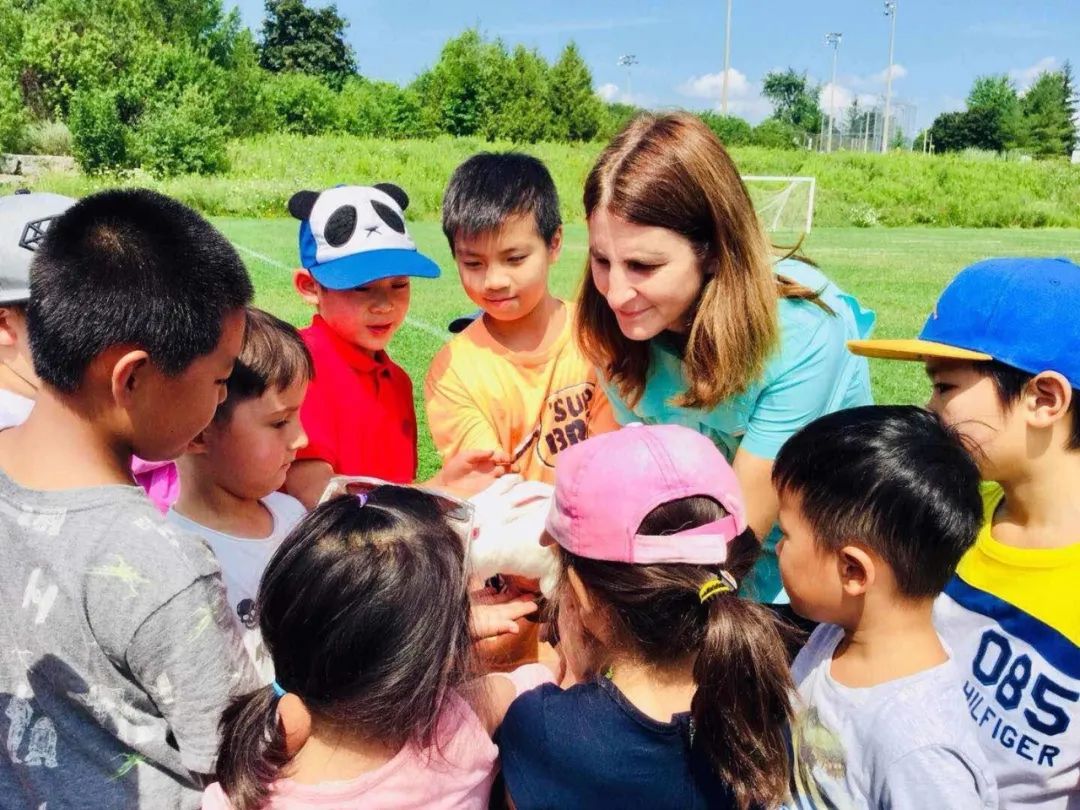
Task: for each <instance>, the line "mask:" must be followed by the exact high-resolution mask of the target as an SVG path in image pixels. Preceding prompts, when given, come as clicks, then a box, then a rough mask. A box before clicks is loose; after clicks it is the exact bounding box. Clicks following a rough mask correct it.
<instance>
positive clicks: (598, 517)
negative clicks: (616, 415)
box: [545, 424, 746, 565]
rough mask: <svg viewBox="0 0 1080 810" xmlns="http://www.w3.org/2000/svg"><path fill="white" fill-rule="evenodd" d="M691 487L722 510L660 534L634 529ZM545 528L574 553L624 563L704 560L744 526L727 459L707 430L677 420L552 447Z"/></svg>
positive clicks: (718, 557)
mask: <svg viewBox="0 0 1080 810" xmlns="http://www.w3.org/2000/svg"><path fill="white" fill-rule="evenodd" d="M695 495H704V496H706V497H709V498H713V499H714V500H716V501H718V502H719V503H720V505H721V506H723V507H724V509H725V510H727V512H728V514H727V515H726V516H724V517H722V518H720V519H719V520H716V521H713V522H712V523H708V524H706V525H704V526H695V527H694V528H691V529H686V530H685V531H681V532H676V533H675V534H667V535H644V534H638V533H637V532H638V527H639V526H641V522H642V521H643V520H644V519H645V517H646V516H647V515H648V514H649V513H650V512H652V511H653V510H654V509H656V508H657V507H658V506H661V505H663V504H665V503H670V502H671V501H676V500H679V499H681V498H689V497H693V496H695ZM545 528H546V529H547V532H548V534H550V535H551V537H552V538H554V540H555V542H557V543H558V544H559V545H560V546H562V547H563V548H564V549H566V550H567V551H569V552H571V553H572V554H577V555H578V556H579V557H587V558H589V559H592V560H608V561H611V562H624V563H637V564H649V563H693V564H697V565H711V564H714V563H722V562H724V561H725V560H726V559H727V546H728V543H730V542H731V541H732V540H733V539H734V538H736V537H738V536H739V535H740V534H742V533H743V532H744V531H745V530H746V511H745V509H744V508H743V500H742V490H741V489H740V487H739V482H738V480H737V479H736V478H735V473H734V472H733V471H732V469H731V466H730V465H729V464H728V463H727V460H726V459H725V458H724V456H723V455H722V454H721V453H720V451H719V450H717V449H716V446H715V445H713V443H712V442H710V441H709V440H708V439H707V438H705V437H704V436H702V435H701V434H700V433H698V432H697V431H695V430H691V429H690V428H685V427H682V426H681V425H648V426H646V425H641V424H635V425H627V426H626V427H624V428H623V429H621V430H617V431H614V432H613V433H603V434H601V435H599V436H594V437H592V438H591V439H588V440H586V441H584V442H582V443H581V444H576V445H574V446H572V447H569V448H567V449H566V450H564V451H563V452H562V453H560V454H559V456H558V460H557V461H556V464H555V497H554V498H553V499H552V501H551V511H550V512H549V513H548V518H547V525H546V527H545Z"/></svg>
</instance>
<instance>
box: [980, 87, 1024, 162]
mask: <svg viewBox="0 0 1080 810" xmlns="http://www.w3.org/2000/svg"><path fill="white" fill-rule="evenodd" d="M967 107H968V109H969V110H973V109H975V108H976V107H987V108H989V109H992V110H995V111H996V112H997V120H998V121H999V126H1000V129H1001V132H1000V139H1001V141H1002V143H1004V145H1005V148H1006V149H1008V148H1012V147H1014V146H1018V145H1019V144H1021V143H1022V142H1023V139H1024V122H1023V116H1022V115H1021V111H1020V97H1019V96H1018V95H1017V93H1016V86H1015V85H1014V84H1013V83H1012V80H1011V79H1010V78H1009V77H1008V76H979V77H978V78H976V79H975V82H974V84H972V86H971V91H970V92H969V93H968V97H967Z"/></svg>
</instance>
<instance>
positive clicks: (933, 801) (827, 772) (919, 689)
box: [786, 624, 998, 810]
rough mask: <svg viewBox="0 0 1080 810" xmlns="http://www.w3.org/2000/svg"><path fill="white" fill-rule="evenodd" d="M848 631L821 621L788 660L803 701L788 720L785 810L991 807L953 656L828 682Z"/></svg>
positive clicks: (990, 782) (990, 783)
mask: <svg viewBox="0 0 1080 810" xmlns="http://www.w3.org/2000/svg"><path fill="white" fill-rule="evenodd" d="M843 637H844V631H843V628H840V627H837V626H836V625H829V624H826V625H821V626H820V627H818V628H817V629H816V630H815V631H814V633H813V635H811V636H810V640H809V641H808V642H807V644H806V647H804V648H803V650H802V651H801V652H800V653H799V655H798V657H797V658H796V659H795V663H794V664H793V665H792V668H791V674H792V677H793V678H794V680H795V684H796V686H797V687H798V689H799V697H800V698H801V701H800V704H801V705H799V706H798V707H797V710H796V712H797V714H796V719H795V721H794V722H793V723H792V729H791V736H792V740H791V742H792V775H791V794H792V798H791V799H790V800H789V802H788V803H787V805H786V806H787V807H790V808H799V809H800V810H801V809H802V808H812V807H835V808H839V809H840V810H844V808H879V807H887V808H890V809H891V810H927V808H936V807H948V808H950V810H992V809H993V808H996V807H997V806H998V797H997V786H996V784H995V782H994V779H993V776H991V773H990V766H989V763H988V762H987V760H986V755H985V754H984V753H983V751H982V749H981V748H980V746H979V741H978V740H977V739H976V737H975V733H974V731H973V730H972V728H971V723H970V722H969V721H968V720H967V718H966V717H965V714H966V711H967V706H966V704H965V702H964V693H963V689H962V687H961V684H962V683H963V680H962V678H961V677H960V675H959V672H958V670H957V668H956V666H955V665H954V664H953V662H952V660H951V659H950V660H949V661H946V662H945V663H943V664H939V665H938V666H935V667H931V668H930V669H927V670H923V671H922V672H918V673H916V674H914V675H909V676H907V677H904V678H897V679H896V680H892V681H888V682H886V683H882V684H878V685H877V686H871V687H866V688H853V687H849V686H844V685H843V684H841V683H839V682H837V681H836V680H834V679H833V677H832V674H831V672H830V670H831V668H832V658H833V653H834V652H835V651H836V646H837V644H839V643H840V641H841V640H842V639H843Z"/></svg>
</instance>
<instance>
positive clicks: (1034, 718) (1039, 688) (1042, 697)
mask: <svg viewBox="0 0 1080 810" xmlns="http://www.w3.org/2000/svg"><path fill="white" fill-rule="evenodd" d="M971 671H972V673H973V674H974V675H975V677H976V678H977V679H978V681H979V683H981V684H982V685H983V686H988V687H993V686H996V687H997V689H996V690H995V692H994V697H995V698H996V699H997V702H998V703H999V704H1000V705H1001V706H1002V707H1003V708H1005V709H1009V710H1012V709H1016V708H1017V707H1018V706H1019V705H1020V701H1021V699H1022V698H1023V696H1024V692H1025V690H1026V689H1027V687H1028V684H1029V683H1030V682H1031V656H1029V655H1027V654H1021V655H1018V656H1016V657H1015V658H1013V654H1012V645H1011V644H1009V639H1008V638H1006V637H1005V636H1003V635H1002V634H1001V633H998V632H997V631H996V630H987V631H986V632H985V633H983V637H982V641H980V642H979V651H978V652H977V653H975V660H974V661H973V662H972V665H971ZM1078 700H1080V693H1078V692H1074V691H1073V690H1072V689H1067V688H1065V687H1064V686H1061V685H1060V684H1058V683H1055V682H1054V681H1052V680H1051V679H1050V678H1048V677H1046V675H1044V674H1042V673H1039V674H1038V675H1036V677H1035V683H1034V684H1032V686H1031V702H1032V704H1034V709H1031V708H1027V709H1024V718H1025V719H1026V720H1027V721H1028V724H1029V725H1030V726H1031V727H1032V728H1033V729H1035V730H1036V731H1038V732H1040V733H1042V734H1046V735H1048V736H1055V735H1057V734H1063V733H1064V732H1065V730H1066V729H1068V727H1069V721H1070V720H1071V718H1070V717H1069V713H1068V711H1067V710H1066V707H1065V706H1063V705H1062V704H1063V703H1076V702H1077V701H1078Z"/></svg>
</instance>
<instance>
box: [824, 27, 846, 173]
mask: <svg viewBox="0 0 1080 810" xmlns="http://www.w3.org/2000/svg"><path fill="white" fill-rule="evenodd" d="M843 38H844V35H843V34H841V33H840V32H839V31H833V32H831V33H828V34H826V35H825V45H826V47H828V46H831V47H832V81H830V82H829V134H828V145H827V146H826V147H825V151H826V152H831V151H832V131H833V127H834V126H835V125H836V56H837V54H838V53H839V52H840V40H842V39H843Z"/></svg>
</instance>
